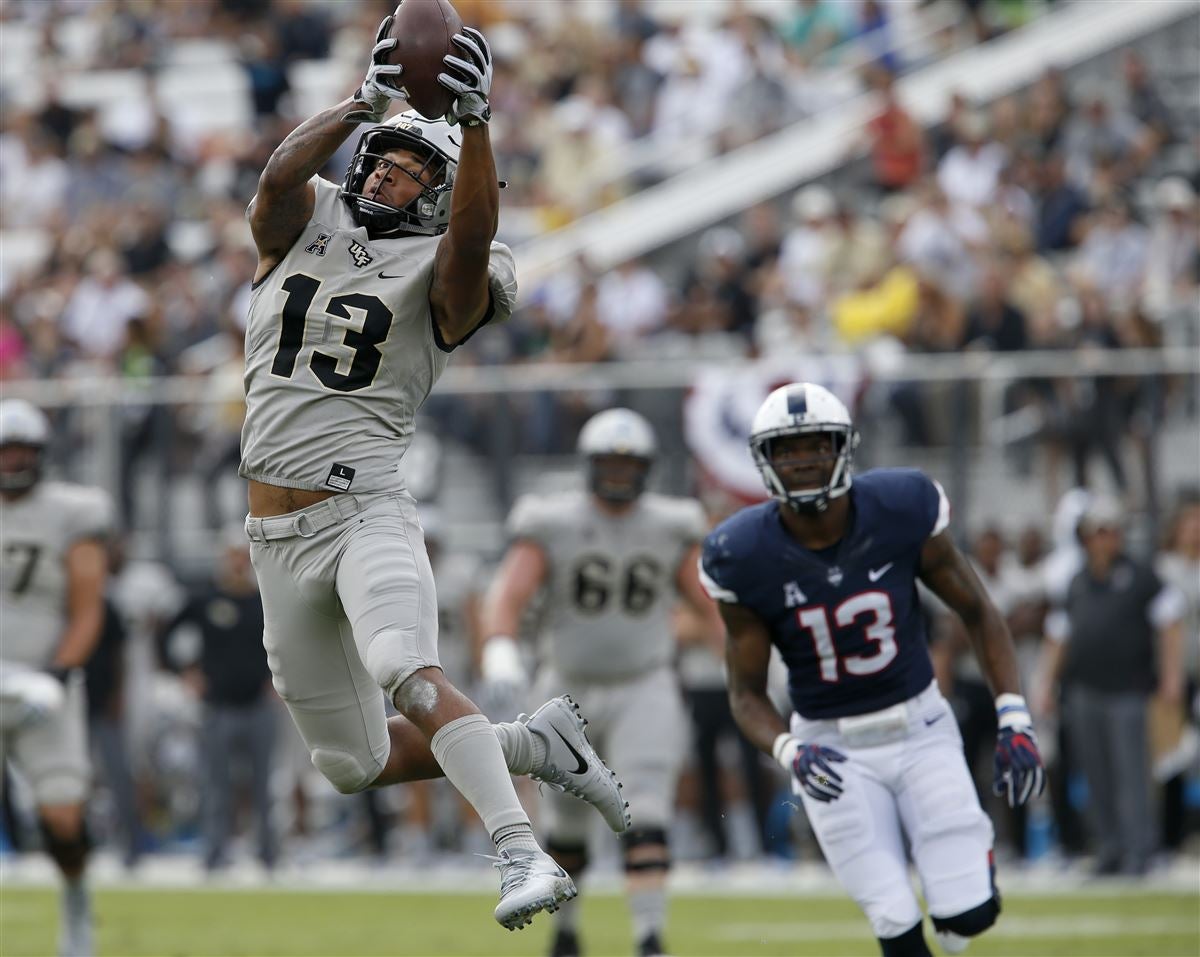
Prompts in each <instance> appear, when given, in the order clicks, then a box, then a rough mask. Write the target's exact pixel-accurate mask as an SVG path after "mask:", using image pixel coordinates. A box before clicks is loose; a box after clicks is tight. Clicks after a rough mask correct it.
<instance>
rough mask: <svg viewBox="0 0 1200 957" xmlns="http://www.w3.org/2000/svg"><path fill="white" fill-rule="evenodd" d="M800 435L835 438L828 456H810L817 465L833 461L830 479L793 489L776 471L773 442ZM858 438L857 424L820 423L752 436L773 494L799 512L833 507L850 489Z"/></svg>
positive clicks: (753, 451) (754, 451)
mask: <svg viewBox="0 0 1200 957" xmlns="http://www.w3.org/2000/svg"><path fill="white" fill-rule="evenodd" d="M797 435H829V436H830V437H831V439H832V440H833V452H832V453H830V455H829V456H828V457H824V456H823V457H821V458H820V459H815V458H811V459H810V461H812V462H813V463H814V464H816V463H823V462H826V461H832V462H833V469H832V471H831V472H830V473H829V478H828V479H827V480H826V481H825V482H824V483H823V484H822V485H819V486H815V487H812V488H805V489H789V488H788V487H787V484H786V483H785V482H784V481H783V479H782V478H781V477H780V475H779V473H778V472H777V471H776V470H775V465H774V463H773V461H772V449H771V446H772V443H773V442H776V441H778V440H779V439H783V438H791V437H794V436H797ZM858 441H859V435H858V430H857V429H856V428H854V426H853V425H848V424H841V423H833V422H816V423H813V424H811V425H791V426H787V427H785V428H779V429H771V430H769V431H766V432H761V433H759V434H757V435H755V436H753V437H752V438H751V440H750V452H751V454H752V455H753V456H754V464H755V465H757V466H758V471H759V473H760V474H761V475H762V478H763V482H764V483H765V484H766V486H767V489H768V491H770V493H771V497H772V498H775V499H777V500H779V501H781V502H785V503H786V504H787V505H789V506H790V507H791V508H793V509H795V510H796V511H797V512H803V513H807V514H812V513H813V512H823V511H825V510H826V509H827V508H828V507H829V503H830V501H832V500H833V499H835V498H840V497H841V496H843V495H845V494H846V493H847V492H848V491H850V484H851V481H852V478H851V464H852V462H853V459H854V451H855V449H857V448H858Z"/></svg>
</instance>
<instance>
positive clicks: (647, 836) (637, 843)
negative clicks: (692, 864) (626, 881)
mask: <svg viewBox="0 0 1200 957" xmlns="http://www.w3.org/2000/svg"><path fill="white" fill-rule="evenodd" d="M640 847H656V848H658V849H659V854H657V855H653V856H649V857H642V856H640V855H632V852H633V851H634V850H636V849H637V848H640ZM621 851H622V853H623V855H624V857H625V870H626V872H630V871H641V872H645V871H666V870H669V869H670V867H671V854H670V852H669V851H668V849H667V832H666V829H665V828H661V827H635V828H631V829H630V830H628V831H626V832H625V833H624V834H622V835H621Z"/></svg>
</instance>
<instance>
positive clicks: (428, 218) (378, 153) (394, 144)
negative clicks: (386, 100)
mask: <svg viewBox="0 0 1200 957" xmlns="http://www.w3.org/2000/svg"><path fill="white" fill-rule="evenodd" d="M398 149H399V150H408V151H409V152H411V153H415V154H416V155H417V156H421V157H424V159H425V165H424V166H423V167H422V168H421V170H420V173H424V172H425V171H426V170H431V171H432V174H433V175H432V182H433V183H435V184H436V185H433V186H425V185H423V184H422V186H421V192H420V193H419V194H418V195H417V196H416V197H414V198H413V199H412V201H410V202H409V203H408V204H407V205H405V206H404V208H403V209H400V208H397V207H395V206H391V205H389V204H388V203H384V202H380V201H379V200H377V199H375V198H374V197H372V196H364V195H363V193H362V190H363V185H364V184H365V183H366V181H367V177H368V176H369V175H370V173H371V171H372V170H373V169H375V167H376V166H377V165H378V164H379V163H388V162H390V161H389V160H388V159H387V157H386V155H385V154H386V153H387V152H388V151H389V150H398ZM461 150H462V132H461V130H460V128H459V127H457V126H451V125H450V124H449V123H447V122H446V121H445V120H440V119H439V120H427V119H425V117H423V116H421V114H420V113H418V112H417V111H416V110H408V111H406V112H404V113H400V114H398V115H396V116H393V117H392V118H391V119H390V120H388V121H387V122H386V123H381V124H380V125H379V126H372V127H371V128H370V129H369V130H367V131H366V132H365V133H363V135H362V136H361V137H360V138H359V141H358V148H357V149H356V150H355V151H354V158H353V159H351V160H350V166H349V167H347V169H346V176H345V178H344V179H343V180H342V188H341V190H340V191H339V193H340V195H341V197H342V199H343V200H344V201H345V203H346V205H347V206H349V207H350V213H351V215H353V216H354V221H355V222H356V223H358V225H360V226H366V227H367V228H368V229H369V230H370V231H371V233H372V234H373V235H375V236H390V235H392V234H394V233H419V234H421V235H424V236H438V235H441V234H442V233H444V232H445V231H446V230H447V229H449V228H450V192H451V190H452V189H453V188H454V173H455V171H456V170H457V169H458V157H459V153H460V152H461ZM397 169H399V170H400V171H401V172H402V173H404V174H405V175H406V176H411V177H412V178H413V179H414V180H415V181H417V182H420V180H419V179H418V174H415V173H411V172H409V171H408V170H406V169H403V168H401V167H397Z"/></svg>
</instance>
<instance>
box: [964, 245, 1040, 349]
mask: <svg viewBox="0 0 1200 957" xmlns="http://www.w3.org/2000/svg"><path fill="white" fill-rule="evenodd" d="M1005 278H1006V277H1005V276H1004V274H1003V273H1002V272H1001V271H1000V269H999V268H997V267H996V266H995V265H989V266H987V267H986V268H985V269H984V271H983V275H982V277H981V279H980V283H979V292H978V295H977V296H976V297H975V301H974V302H973V303H972V304H971V306H970V308H969V309H968V310H967V318H966V324H965V327H964V329H963V337H962V347H963V348H964V349H986V350H988V351H990V352H1021V351H1023V350H1025V349H1028V348H1029V334H1028V331H1027V329H1026V324H1025V315H1024V313H1022V312H1021V311H1020V310H1019V309H1017V308H1016V306H1014V305H1013V304H1012V302H1010V301H1009V299H1008V295H1007V285H1006V283H1005Z"/></svg>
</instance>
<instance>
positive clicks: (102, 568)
mask: <svg viewBox="0 0 1200 957" xmlns="http://www.w3.org/2000/svg"><path fill="white" fill-rule="evenodd" d="M49 436H50V430H49V425H48V423H47V421H46V417H45V416H44V415H42V413H41V411H40V410H38V409H37V408H35V407H34V406H32V405H30V404H29V403H28V402H25V401H23V400H21V399H6V400H4V401H3V402H0V763H3V762H4V761H5V760H6V759H11V761H12V763H13V765H14V766H15V767H16V768H17V770H18V771H19V772H20V773H21V774H22V775H23V776H24V777H25V778H26V779H27V780H28V782H29V784H30V786H31V788H32V790H33V796H34V802H35V803H36V805H37V815H38V823H39V824H40V826H41V829H42V837H43V845H44V847H45V850H46V852H47V853H48V854H49V855H50V857H51V858H53V860H54V862H55V864H56V865H57V866H58V869H59V871H60V872H61V874H62V877H63V883H62V892H61V901H60V907H59V914H60V919H61V927H60V932H59V942H58V950H59V953H60V954H64V955H67V957H87V955H89V954H91V952H92V919H91V903H90V898H89V894H88V889H87V883H86V881H85V876H84V870H85V867H86V864H87V856H88V840H87V831H86V829H85V826H84V800H85V798H86V797H87V791H88V785H89V764H88V759H87V727H86V723H85V722H86V707H85V705H86V702H85V700H84V685H83V672H82V670H81V669H82V666H83V665H85V664H86V663H87V660H88V658H90V657H91V655H92V652H93V651H94V650H95V647H96V643H97V642H98V641H99V639H100V630H101V627H102V626H103V621H104V581H105V575H106V571H107V556H106V553H105V548H104V544H103V539H104V538H105V537H106V536H107V534H108V531H109V525H110V522H111V516H112V505H111V502H110V500H109V498H108V496H107V495H106V494H105V493H104V492H102V491H100V490H99V489H93V488H84V487H82V486H78V485H68V484H66V483H63V482H46V481H43V480H42V465H43V460H44V453H45V447H46V444H47V442H48V441H49Z"/></svg>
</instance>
